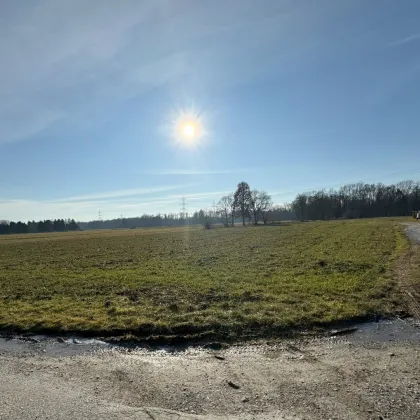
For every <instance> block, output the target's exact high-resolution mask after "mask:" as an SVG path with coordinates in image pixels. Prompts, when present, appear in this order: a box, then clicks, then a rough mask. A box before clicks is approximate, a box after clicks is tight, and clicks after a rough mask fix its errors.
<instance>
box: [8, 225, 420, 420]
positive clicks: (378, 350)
mask: <svg viewBox="0 0 420 420" xmlns="http://www.w3.org/2000/svg"><path fill="white" fill-rule="evenodd" d="M409 235H410V237H411V238H412V239H413V240H419V241H420V228H418V227H416V226H415V225H412V226H410V227H409ZM417 235H418V236H417ZM419 418H420V324H419V321H416V319H409V320H401V319H395V320H383V321H380V322H378V323H369V324H363V325H359V326H357V330H355V331H353V332H350V333H349V334H340V333H337V332H330V333H329V334H326V335H325V336H323V337H318V338H309V337H308V338H300V339H294V340H292V339H288V340H278V341H272V342H270V343H267V342H264V341H260V342H258V343H253V344H250V343H247V344H242V345H236V346H231V347H229V348H226V349H216V350H212V349H209V348H203V347H186V348H174V347H163V348H154V349H145V348H126V347H118V346H113V345H110V344H107V343H103V342H97V341H89V340H88V341H84V340H82V339H79V338H77V337H69V338H67V339H66V340H62V339H58V338H49V337H42V336H32V337H30V338H23V337H20V338H19V337H13V338H10V337H6V338H0V419H23V420H24V419H66V420H68V419H92V420H94V419H149V420H150V419H155V420H158V419H159V420H169V419H173V420H175V419H179V420H182V419H202V420H210V419H245V420H246V419H307V420H309V419H319V420H321V419H322V420H324V419H377V420H379V419H401V420H414V419H415V420H418V419H419Z"/></svg>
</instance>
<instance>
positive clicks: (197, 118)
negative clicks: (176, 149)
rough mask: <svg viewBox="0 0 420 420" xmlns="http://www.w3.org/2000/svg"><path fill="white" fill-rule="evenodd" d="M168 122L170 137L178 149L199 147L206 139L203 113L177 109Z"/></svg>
mask: <svg viewBox="0 0 420 420" xmlns="http://www.w3.org/2000/svg"><path fill="white" fill-rule="evenodd" d="M170 122H171V128H170V131H171V133H170V136H171V137H172V138H173V140H174V141H175V144H177V145H178V146H180V147H188V148H196V147H199V146H201V145H202V143H203V141H204V139H205V138H206V137H207V130H206V127H205V126H206V124H205V123H204V118H203V113H200V112H198V111H195V110H193V109H190V110H182V109H178V110H177V111H174V112H173V113H172V115H171V119H170Z"/></svg>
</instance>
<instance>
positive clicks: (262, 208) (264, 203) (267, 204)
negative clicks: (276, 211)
mask: <svg viewBox="0 0 420 420" xmlns="http://www.w3.org/2000/svg"><path fill="white" fill-rule="evenodd" d="M257 202H258V213H259V215H260V216H261V218H262V220H263V222H264V224H265V225H266V224H267V213H268V212H269V211H270V210H271V209H272V208H273V200H272V199H271V196H270V195H269V194H267V193H266V192H265V191H259V193H258V196H257Z"/></svg>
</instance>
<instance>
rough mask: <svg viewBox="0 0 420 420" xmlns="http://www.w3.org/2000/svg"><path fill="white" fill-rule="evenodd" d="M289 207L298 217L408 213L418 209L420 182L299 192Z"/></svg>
mask: <svg viewBox="0 0 420 420" xmlns="http://www.w3.org/2000/svg"><path fill="white" fill-rule="evenodd" d="M291 209H292V210H293V212H294V213H295V215H296V218H297V219H299V220H328V219H340V218H344V219H355V218H369V217H392V216H411V215H412V214H413V212H415V211H419V210H420V182H415V181H402V182H399V183H397V184H393V185H384V184H382V183H378V184H365V183H357V184H348V185H344V186H343V187H341V188H339V189H338V190H334V189H331V190H329V191H326V190H319V191H313V192H309V193H305V194H299V195H298V196H297V197H296V198H295V200H294V201H293V203H292V204H291Z"/></svg>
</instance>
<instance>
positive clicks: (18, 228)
mask: <svg viewBox="0 0 420 420" xmlns="http://www.w3.org/2000/svg"><path fill="white" fill-rule="evenodd" d="M78 229H79V226H78V224H77V223H76V221H75V220H74V219H67V220H64V219H55V220H40V221H39V222H35V221H32V222H28V223H25V222H8V221H6V220H2V221H0V235H5V234H9V233H10V234H11V233H41V232H66V231H74V230H78Z"/></svg>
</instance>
